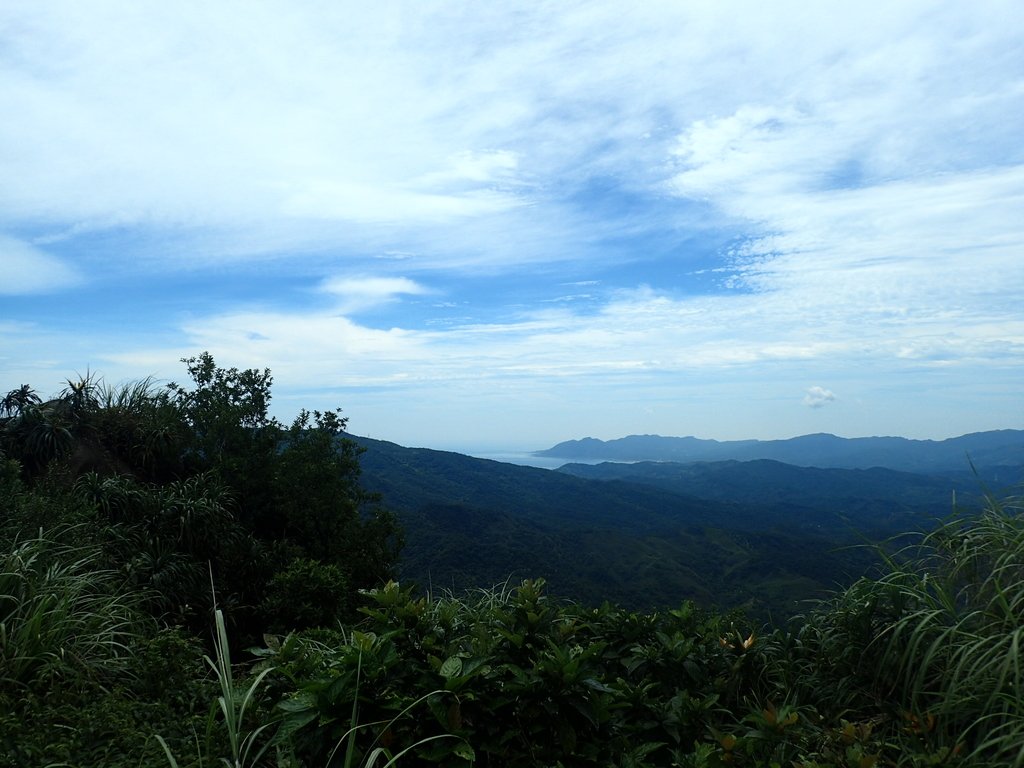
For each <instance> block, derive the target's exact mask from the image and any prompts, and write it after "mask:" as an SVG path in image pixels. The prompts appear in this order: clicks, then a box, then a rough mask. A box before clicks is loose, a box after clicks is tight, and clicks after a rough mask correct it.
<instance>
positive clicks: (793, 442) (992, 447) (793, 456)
mask: <svg viewBox="0 0 1024 768" xmlns="http://www.w3.org/2000/svg"><path fill="white" fill-rule="evenodd" d="M534 455H535V456H543V457H549V458H563V459H567V460H570V461H581V460H586V461H595V460H600V461H629V462H632V461H673V462H681V463H685V462H694V461H729V460H733V461H754V460H761V459H769V460H772V461H780V462H784V463H786V464H793V465H795V466H800V467H820V468H823V469H830V468H835V469H871V468H873V467H884V468H886V469H895V470H899V471H902V472H920V473H944V472H957V471H964V470H967V469H969V467H970V465H971V464H972V463H973V464H974V465H975V466H984V467H1020V466H1022V465H1024V430H1019V429H1000V430H993V431H989V432H974V433H971V434H967V435H961V436H960V437H952V438H949V439H946V440H912V439H909V438H905V437H854V438H846V437H837V436H836V435H831V434H825V433H817V434H811V435H801V436H800V437H793V438H789V439H786V440H726V441H719V440H704V439H701V438H697V437H663V436H661V435H630V436H628V437H622V438H618V439H616V440H607V441H605V440H598V439H596V438H592V437H585V438H583V439H582V440H568V441H566V442H562V443H559V444H558V445H555V446H553V447H552V448H548V449H547V450H543V451H535V452H534Z"/></svg>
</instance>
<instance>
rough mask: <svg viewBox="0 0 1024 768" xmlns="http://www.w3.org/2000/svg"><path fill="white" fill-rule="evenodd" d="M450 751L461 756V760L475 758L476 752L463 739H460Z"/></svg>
mask: <svg viewBox="0 0 1024 768" xmlns="http://www.w3.org/2000/svg"><path fill="white" fill-rule="evenodd" d="M452 752H454V753H455V755H456V757H461V758H462V759H463V760H469V761H470V762H473V761H474V760H476V752H474V751H473V748H472V747H471V746H470V745H469V744H467V743H466V742H464V741H460V742H459V743H458V744H457V745H456V747H455V749H453V750H452Z"/></svg>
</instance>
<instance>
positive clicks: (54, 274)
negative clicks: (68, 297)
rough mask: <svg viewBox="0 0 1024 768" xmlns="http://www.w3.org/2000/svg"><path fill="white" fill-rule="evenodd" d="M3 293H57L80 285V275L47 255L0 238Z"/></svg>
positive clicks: (1, 236)
mask: <svg viewBox="0 0 1024 768" xmlns="http://www.w3.org/2000/svg"><path fill="white" fill-rule="evenodd" d="M0 264H2V265H3V267H2V274H0V293H2V294H7V295H18V294H36V293H54V292H58V291H64V290H66V289H67V288H69V287H71V286H74V285H76V284H78V283H79V282H80V281H81V279H82V277H81V275H80V274H79V273H78V271H77V270H76V269H75V268H74V267H72V266H69V265H68V264H66V263H65V262H63V261H61V260H60V259H58V258H55V257H53V256H51V255H50V254H48V253H46V252H45V251H43V250H41V249H39V248H36V247H35V246H33V245H31V244H29V243H26V242H24V241H22V240H17V239H15V238H13V237H7V236H5V235H3V234H0Z"/></svg>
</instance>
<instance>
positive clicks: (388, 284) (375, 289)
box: [320, 277, 428, 314]
mask: <svg viewBox="0 0 1024 768" xmlns="http://www.w3.org/2000/svg"><path fill="white" fill-rule="evenodd" d="M320 290H321V291H322V292H323V293H327V294H330V295H332V296H336V297H337V298H338V299H339V301H340V304H339V306H338V307H337V311H339V312H342V313H344V314H352V313H356V312H359V311H361V310H364V309H369V308H371V307H375V306H378V305H380V304H386V303H388V302H390V301H393V300H395V299H396V298H397V297H398V296H401V295H407V296H409V295H419V294H424V293H427V292H428V291H427V289H426V288H425V287H423V286H422V285H420V284H418V283H416V282H415V281H414V280H410V279H409V278H406V277H331V278H328V279H326V280H324V281H323V282H322V283H321V284H320Z"/></svg>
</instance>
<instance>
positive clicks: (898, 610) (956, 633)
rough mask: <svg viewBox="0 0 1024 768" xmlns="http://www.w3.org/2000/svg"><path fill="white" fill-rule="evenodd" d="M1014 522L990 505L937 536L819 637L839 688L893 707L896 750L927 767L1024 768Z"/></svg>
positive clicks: (834, 610)
mask: <svg viewBox="0 0 1024 768" xmlns="http://www.w3.org/2000/svg"><path fill="white" fill-rule="evenodd" d="M1021 511H1022V507H1021V503H1020V501H1019V500H1010V501H1007V502H1003V503H999V502H996V501H994V500H990V501H989V503H988V506H987V508H986V509H985V510H983V511H982V512H981V513H980V514H978V515H975V516H971V517H958V518H956V519H953V520H951V521H949V522H947V523H945V524H943V525H940V526H939V527H938V528H937V529H936V530H935V531H933V532H932V533H930V534H928V535H927V536H925V537H924V538H923V540H922V542H921V543H920V544H919V545H915V547H914V548H913V549H912V550H910V551H909V552H908V553H906V554H907V555H908V556H907V557H904V558H893V559H890V560H889V569H888V572H887V573H886V574H885V575H884V576H882V577H881V578H879V579H876V580H862V581H861V582H858V583H857V584H855V585H854V586H853V587H851V588H850V589H848V590H846V592H844V593H843V594H842V595H841V596H840V597H839V598H838V599H837V600H836V601H835V602H834V603H833V604H831V605H830V606H829V608H828V611H827V612H826V613H825V614H824V621H823V622H822V624H823V626H824V629H821V627H820V626H819V631H820V637H819V642H820V643H821V647H823V648H824V649H826V652H825V653H824V654H823V655H824V656H832V655H834V656H835V657H837V658H831V659H830V663H831V665H832V669H833V671H834V672H835V673H836V675H837V677H839V678H840V679H844V680H845V682H847V683H848V682H849V681H850V680H851V679H860V680H861V681H862V682H863V683H864V684H865V685H866V686H867V687H868V688H869V689H870V691H871V692H872V695H873V697H875V698H876V700H882V701H889V702H892V703H894V704H895V705H896V706H898V707H899V711H898V712H895V713H893V714H894V717H895V718H897V719H898V720H899V721H901V725H902V727H901V731H902V738H903V739H904V740H905V741H906V742H907V743H908V744H910V743H913V744H914V745H916V746H919V747H920V748H921V749H924V750H925V751H927V752H930V753H932V754H934V755H937V756H943V755H947V756H954V755H959V756H963V757H965V758H968V759H969V760H970V761H972V764H987V765H1007V766H1010V765H1012V766H1024V517H1022V515H1021ZM851 700H852V699H851Z"/></svg>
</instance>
